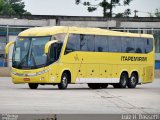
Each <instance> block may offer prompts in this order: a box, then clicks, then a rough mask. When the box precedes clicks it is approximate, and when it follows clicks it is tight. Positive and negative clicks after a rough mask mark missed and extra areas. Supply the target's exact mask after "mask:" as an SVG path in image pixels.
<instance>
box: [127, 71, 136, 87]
mask: <svg viewBox="0 0 160 120" xmlns="http://www.w3.org/2000/svg"><path fill="white" fill-rule="evenodd" d="M137 83H138V76H137V74H136V73H132V74H131V77H130V79H129V81H128V84H127V86H128V88H135V87H136V85H137Z"/></svg>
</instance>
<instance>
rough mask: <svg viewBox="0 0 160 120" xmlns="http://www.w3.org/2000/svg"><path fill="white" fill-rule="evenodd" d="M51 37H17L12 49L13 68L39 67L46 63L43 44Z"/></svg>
mask: <svg viewBox="0 0 160 120" xmlns="http://www.w3.org/2000/svg"><path fill="white" fill-rule="evenodd" d="M50 39H51V37H19V38H17V40H16V42H15V46H14V50H13V59H12V66H13V67H14V68H20V69H25V68H39V67H42V66H45V65H46V61H47V55H46V54H45V53H44V47H45V44H46V43H47V42H48V41H49V40H50Z"/></svg>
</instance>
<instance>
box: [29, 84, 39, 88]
mask: <svg viewBox="0 0 160 120" xmlns="http://www.w3.org/2000/svg"><path fill="white" fill-rule="evenodd" d="M28 86H29V88H30V89H37V88H38V84H37V83H28Z"/></svg>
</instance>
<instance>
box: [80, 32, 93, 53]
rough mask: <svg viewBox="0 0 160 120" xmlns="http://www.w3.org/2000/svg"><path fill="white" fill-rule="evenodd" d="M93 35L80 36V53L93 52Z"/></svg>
mask: <svg viewBox="0 0 160 120" xmlns="http://www.w3.org/2000/svg"><path fill="white" fill-rule="evenodd" d="M94 38H95V36H94V35H82V34H81V35H80V49H81V51H94V44H95V42H94Z"/></svg>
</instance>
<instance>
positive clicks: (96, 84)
mask: <svg viewBox="0 0 160 120" xmlns="http://www.w3.org/2000/svg"><path fill="white" fill-rule="evenodd" d="M88 87H89V88H91V89H100V87H101V85H100V84H99V83H88Z"/></svg>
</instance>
